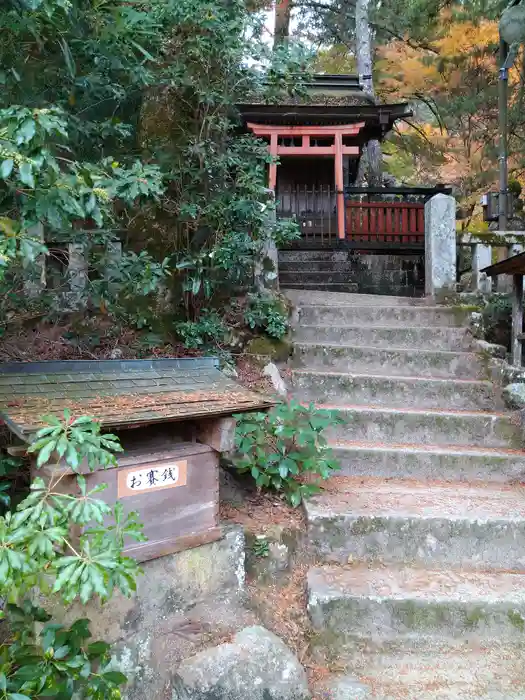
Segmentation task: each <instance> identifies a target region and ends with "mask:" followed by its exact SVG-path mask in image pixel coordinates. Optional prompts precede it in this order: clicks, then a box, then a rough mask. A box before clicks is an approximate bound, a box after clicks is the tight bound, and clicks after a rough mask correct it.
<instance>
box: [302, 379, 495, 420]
mask: <svg viewBox="0 0 525 700" xmlns="http://www.w3.org/2000/svg"><path fill="white" fill-rule="evenodd" d="M292 381H293V396H294V398H296V399H297V400H298V401H299V402H301V403H312V402H313V403H329V404H333V405H335V406H337V405H341V406H345V405H346V406H348V405H349V404H350V405H353V406H375V407H378V406H386V407H389V408H404V407H405V406H410V407H411V408H423V409H425V408H441V407H442V406H447V407H448V408H449V409H455V410H481V411H483V410H487V411H490V410H494V409H495V408H503V402H502V401H501V399H499V397H498V396H497V395H496V392H495V391H494V387H493V385H492V384H491V383H490V382H487V381H477V380H465V379H434V378H421V379H420V378H417V377H383V376H380V375H371V374H348V373H342V372H327V371H324V372H323V371H319V370H302V369H301V370H293V371H292Z"/></svg>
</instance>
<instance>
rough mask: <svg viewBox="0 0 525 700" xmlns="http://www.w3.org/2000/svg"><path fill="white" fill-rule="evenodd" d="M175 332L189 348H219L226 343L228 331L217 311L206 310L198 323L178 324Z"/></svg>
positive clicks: (183, 322) (186, 322) (184, 322)
mask: <svg viewBox="0 0 525 700" xmlns="http://www.w3.org/2000/svg"><path fill="white" fill-rule="evenodd" d="M175 331H176V333H177V335H178V336H179V338H180V339H181V340H182V342H183V343H184V345H185V346H186V347H187V348H190V349H195V350H200V349H206V348H210V347H211V348H217V347H218V346H220V344H221V343H224V341H225V339H226V335H227V333H228V329H227V327H226V325H225V324H224V321H223V320H222V319H221V318H220V316H219V314H218V313H217V312H216V311H211V310H209V309H204V310H203V312H202V313H201V316H200V318H199V320H198V321H182V322H180V323H177V324H176V326H175Z"/></svg>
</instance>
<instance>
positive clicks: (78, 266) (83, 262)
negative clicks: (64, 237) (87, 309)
mask: <svg viewBox="0 0 525 700" xmlns="http://www.w3.org/2000/svg"><path fill="white" fill-rule="evenodd" d="M68 251H69V261H68V265H67V277H68V281H69V294H68V298H69V306H70V308H71V309H77V308H79V307H82V306H83V305H84V304H85V303H86V300H87V285H88V263H87V257H86V249H85V246H84V245H83V244H82V243H70V244H69V245H68Z"/></svg>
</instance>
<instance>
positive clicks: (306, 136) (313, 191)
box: [247, 122, 365, 240]
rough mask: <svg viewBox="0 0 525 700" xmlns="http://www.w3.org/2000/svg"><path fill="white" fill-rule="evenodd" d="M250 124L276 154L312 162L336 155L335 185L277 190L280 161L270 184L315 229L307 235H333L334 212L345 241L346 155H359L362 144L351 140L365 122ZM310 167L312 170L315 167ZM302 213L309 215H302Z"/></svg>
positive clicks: (274, 166) (304, 224)
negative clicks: (314, 124) (315, 124)
mask: <svg viewBox="0 0 525 700" xmlns="http://www.w3.org/2000/svg"><path fill="white" fill-rule="evenodd" d="M247 126H248V128H249V129H250V131H252V133H253V134H255V135H256V136H259V137H261V138H266V139H267V140H268V141H269V144H268V150H269V152H270V154H271V155H272V156H275V157H281V158H285V157H287V156H294V157H301V158H308V159H309V162H310V163H311V162H312V159H313V158H315V159H326V158H327V157H328V158H330V157H332V158H333V173H334V178H333V186H332V185H331V184H329V183H327V184H325V185H318V186H312V187H311V188H309V187H307V186H306V185H305V186H304V187H301V186H300V185H299V186H298V187H296V188H295V191H294V190H293V189H291V187H290V188H287V187H283V190H282V192H278V193H277V192H276V190H277V171H278V167H279V166H278V164H277V163H271V164H270V168H269V175H268V186H269V188H270V189H271V190H273V191H274V192H276V195H277V194H278V195H280V196H282V197H283V198H286V197H288V204H289V210H290V212H291V213H292V214H293V215H295V216H296V217H297V218H298V220H299V222H300V223H301V226H302V228H303V229H305V228H307V229H308V228H309V229H311V230H310V231H306V232H305V234H306V236H308V233H310V234H315V235H317V234H320V235H321V236H323V237H324V236H325V235H327V237H328V238H331V234H332V227H333V216H332V214H333V213H335V224H336V226H335V230H336V234H337V238H338V239H339V240H345V237H346V232H345V196H344V157H345V156H351V157H353V158H355V160H356V161H357V159H358V158H359V155H360V148H359V146H356V145H355V143H354V144H351V143H349V141H355V137H356V136H357V135H358V134H359V132H360V131H361V129H362V128H363V127H364V126H365V123H364V122H359V123H357V124H344V125H333V126H332V125H331V126H306V125H305V126H285V125H283V126H280V125H279V126H277V125H275V126H273V125H267V124H254V123H250V122H249V123H248V124H247ZM319 162H320V161H319ZM309 170H310V171H312V168H309ZM333 210H335V212H334V211H333ZM302 212H304V214H305V215H306V216H302ZM301 219H305V221H301ZM308 224H310V225H308ZM327 229H328V230H327Z"/></svg>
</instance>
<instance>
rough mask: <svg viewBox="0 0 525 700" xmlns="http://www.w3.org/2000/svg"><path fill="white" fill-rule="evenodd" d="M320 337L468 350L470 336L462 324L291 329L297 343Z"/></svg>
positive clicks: (333, 341) (343, 342) (378, 344)
mask: <svg viewBox="0 0 525 700" xmlns="http://www.w3.org/2000/svg"><path fill="white" fill-rule="evenodd" d="M321 338H322V340H323V341H324V342H327V343H330V344H339V345H354V346H363V347H377V348H406V349H408V350H412V349H414V348H417V349H419V350H424V349H429V350H451V351H452V350H456V351H468V350H470V349H471V347H472V336H471V334H470V333H469V332H468V331H467V330H466V329H464V328H432V327H430V328H425V327H423V326H422V327H419V328H418V327H416V328H403V327H395V326H394V327H393V328H388V327H384V328H381V327H377V328H374V327H367V326H304V325H300V326H298V327H297V328H295V329H294V340H295V342H297V343H318V342H319V340H320V339H321Z"/></svg>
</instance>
